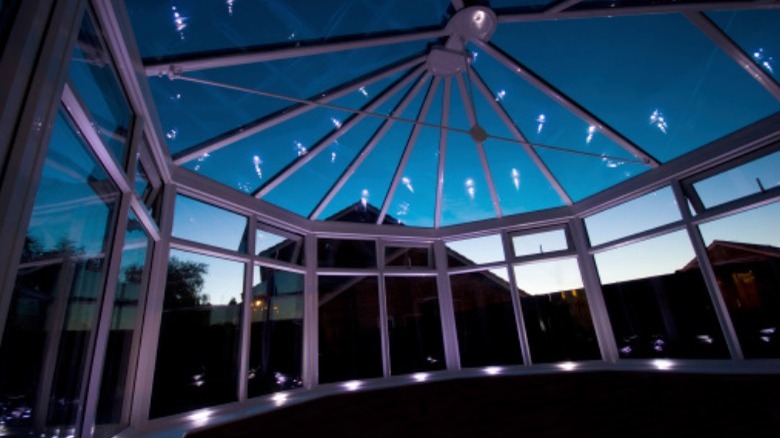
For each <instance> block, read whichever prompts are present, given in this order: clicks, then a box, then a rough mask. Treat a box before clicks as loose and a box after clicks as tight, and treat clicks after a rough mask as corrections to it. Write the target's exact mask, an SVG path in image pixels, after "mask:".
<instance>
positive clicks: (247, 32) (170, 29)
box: [127, 0, 450, 57]
mask: <svg viewBox="0 0 780 438" xmlns="http://www.w3.org/2000/svg"><path fill="white" fill-rule="evenodd" d="M172 4H173V5H174V6H171V5H172ZM127 5H128V12H129V14H130V18H131V19H132V21H133V24H134V29H135V34H136V35H137V37H136V38H137V39H138V46H139V48H140V49H141V54H142V55H143V56H145V57H155V56H162V55H172V54H182V53H190V52H201V51H213V50H220V49H228V48H233V47H240V48H249V47H251V46H257V45H265V44H295V43H297V42H299V41H312V40H314V41H317V40H331V39H338V37H343V36H346V35H359V36H360V37H363V36H365V35H366V34H371V33H380V32H391V31H405V30H408V29H413V28H415V27H427V26H439V25H441V20H442V17H443V16H445V15H446V13H447V8H448V7H449V6H450V2H449V0H435V1H427V2H424V3H420V2H418V1H416V0H380V1H377V0H359V1H350V2H347V3H344V4H339V5H334V6H333V7H328V8H318V7H313V6H316V3H312V2H311V1H309V0H288V1H284V2H275V1H263V2H234V1H229V2H212V1H206V0H199V1H187V2H158V1H155V0H143V1H133V2H128V4H127ZM177 13H178V15H176V14H177ZM258 17H262V22H263V25H262V26H258ZM177 19H178V20H179V21H178V22H177ZM228 26H229V27H230V28H231V29H232V30H233V31H231V32H225V31H224V29H225V28H226V27H228ZM152 35H154V36H152Z"/></svg>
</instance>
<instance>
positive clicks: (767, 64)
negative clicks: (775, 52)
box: [753, 48, 775, 74]
mask: <svg viewBox="0 0 780 438" xmlns="http://www.w3.org/2000/svg"><path fill="white" fill-rule="evenodd" d="M753 59H754V60H755V61H756V63H757V64H758V65H760V66H761V67H763V68H764V70H766V71H768V72H769V73H772V74H775V70H774V68H773V67H772V65H773V64H774V62H775V59H774V58H773V57H771V56H769V55H767V54H766V53H764V49H763V48H759V49H758V50H756V51H755V52H753Z"/></svg>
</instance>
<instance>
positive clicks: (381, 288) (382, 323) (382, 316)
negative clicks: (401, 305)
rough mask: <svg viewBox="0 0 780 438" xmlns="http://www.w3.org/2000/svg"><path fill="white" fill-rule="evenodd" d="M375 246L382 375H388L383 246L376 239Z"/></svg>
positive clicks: (388, 358) (390, 367) (388, 330)
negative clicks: (377, 271) (377, 267)
mask: <svg viewBox="0 0 780 438" xmlns="http://www.w3.org/2000/svg"><path fill="white" fill-rule="evenodd" d="M375 245H376V247H377V251H376V254H377V260H376V263H377V266H379V267H380V268H379V276H378V277H377V280H378V284H377V286H378V288H377V293H378V294H379V297H378V299H379V337H380V340H381V344H382V346H381V348H382V375H383V376H384V377H390V375H391V374H392V372H393V370H392V365H391V361H390V354H391V351H390V325H389V322H388V315H387V287H386V286H385V276H384V269H385V268H384V266H385V248H384V245H381V244H380V243H379V242H378V241H377V242H375Z"/></svg>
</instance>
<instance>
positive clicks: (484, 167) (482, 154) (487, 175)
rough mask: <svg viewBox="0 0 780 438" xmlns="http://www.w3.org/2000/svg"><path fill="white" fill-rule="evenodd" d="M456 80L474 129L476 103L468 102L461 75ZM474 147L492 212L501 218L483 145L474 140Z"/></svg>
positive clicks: (477, 124) (467, 93) (499, 202)
mask: <svg viewBox="0 0 780 438" xmlns="http://www.w3.org/2000/svg"><path fill="white" fill-rule="evenodd" d="M457 79H458V89H459V90H460V97H461V100H462V101H463V107H464V108H465V109H466V115H467V117H468V119H469V124H470V125H471V128H472V129H474V128H476V127H478V126H479V121H478V119H477V113H476V109H475V108H474V105H476V102H469V97H468V96H471V95H472V94H471V93H470V91H468V90H466V83H465V81H464V80H463V75H462V74H460V75H457ZM491 100H492V99H491ZM474 145H475V146H476V148H477V154H478V155H479V162H480V164H481V165H482V173H483V174H484V175H485V180H486V181H487V185H488V192H489V193H490V200H491V202H492V203H493V210H494V211H495V212H496V217H502V216H503V213H502V212H501V201H499V199H498V193H497V192H496V185H495V183H494V182H493V174H492V173H491V172H490V165H489V164H488V160H487V155H486V154H485V145H484V143H483V142H481V141H477V140H474Z"/></svg>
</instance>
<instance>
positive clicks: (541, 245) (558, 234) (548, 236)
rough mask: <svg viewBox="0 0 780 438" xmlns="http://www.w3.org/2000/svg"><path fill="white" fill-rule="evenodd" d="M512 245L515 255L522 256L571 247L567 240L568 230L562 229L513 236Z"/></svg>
mask: <svg viewBox="0 0 780 438" xmlns="http://www.w3.org/2000/svg"><path fill="white" fill-rule="evenodd" d="M512 246H513V247H514V249H515V257H521V256H526V255H534V254H544V253H547V252H555V251H565V250H567V249H569V242H568V241H566V232H565V231H564V230H562V229H561V230H551V231H544V232H541V233H533V234H519V235H516V236H512Z"/></svg>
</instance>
